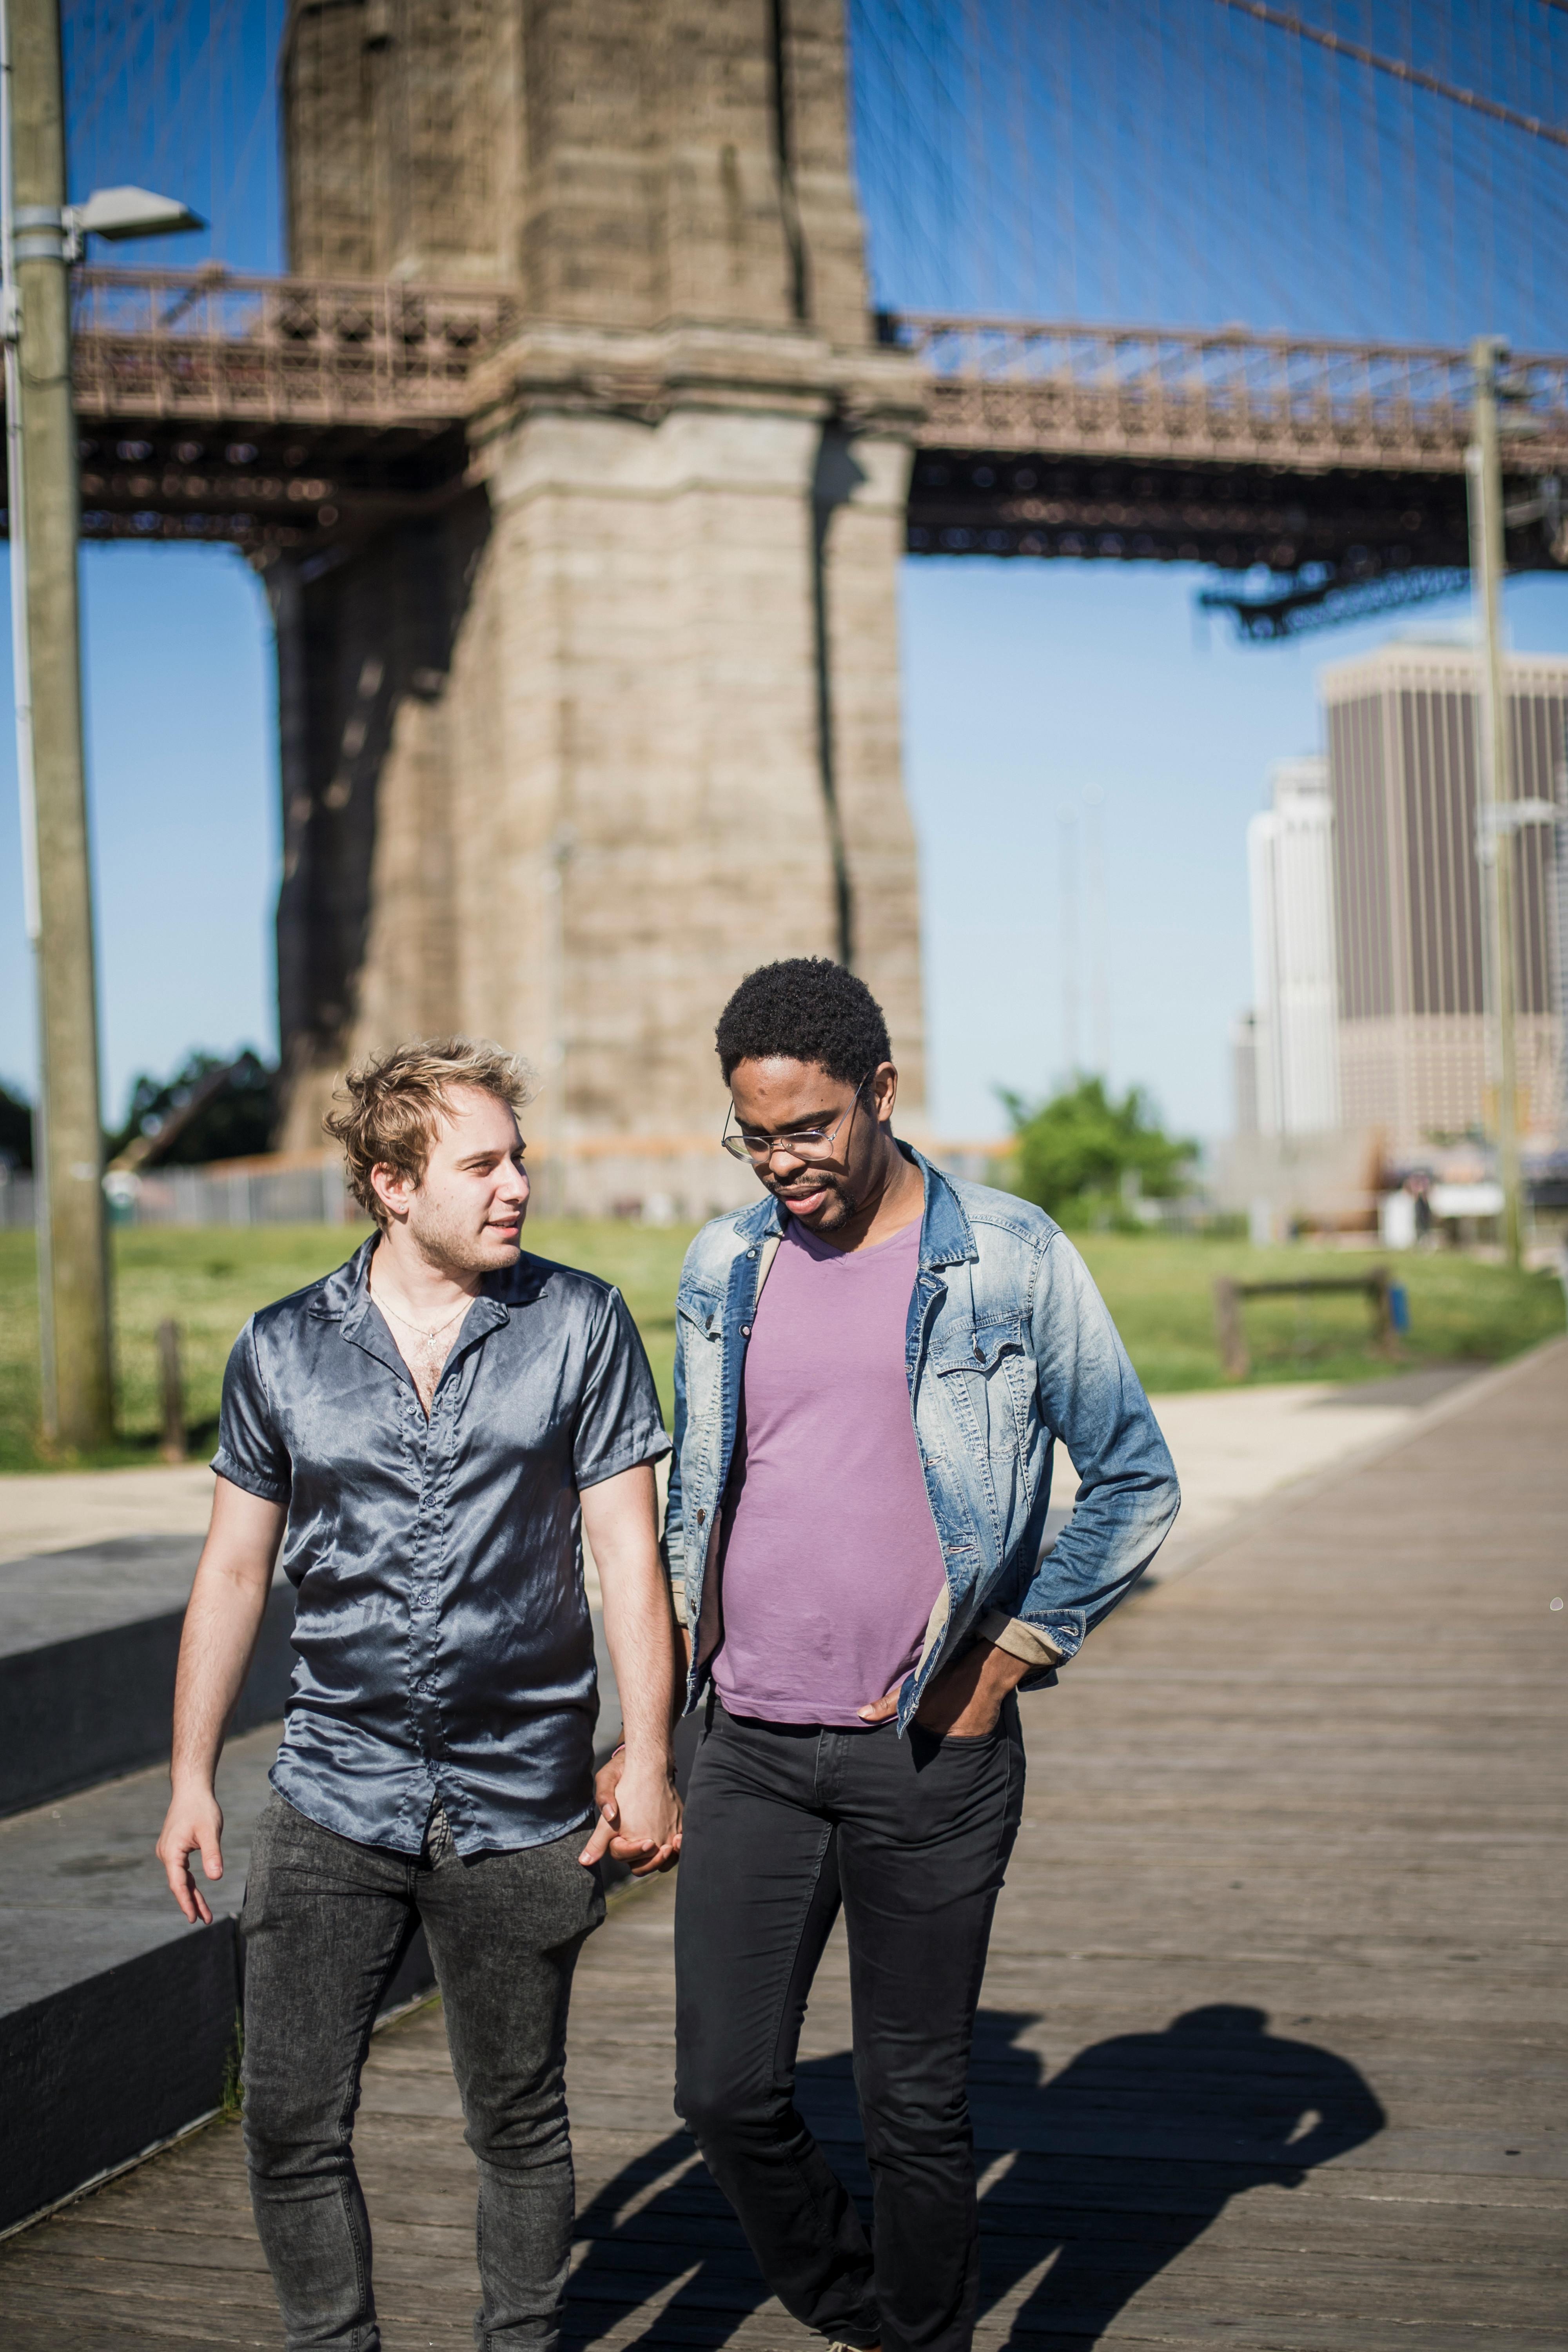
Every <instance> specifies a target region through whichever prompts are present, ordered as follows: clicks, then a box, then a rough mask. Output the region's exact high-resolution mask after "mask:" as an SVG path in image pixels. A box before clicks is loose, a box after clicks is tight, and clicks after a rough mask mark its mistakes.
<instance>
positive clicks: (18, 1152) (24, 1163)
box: [0, 1085, 33, 1168]
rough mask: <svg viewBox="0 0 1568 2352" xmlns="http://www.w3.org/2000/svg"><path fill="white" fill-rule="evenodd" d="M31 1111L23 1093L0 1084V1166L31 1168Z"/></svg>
mask: <svg viewBox="0 0 1568 2352" xmlns="http://www.w3.org/2000/svg"><path fill="white" fill-rule="evenodd" d="M32 1164H33V1111H32V1106H31V1104H30V1103H29V1102H28V1101H27V1098H26V1096H25V1095H19V1094H17V1093H16V1092H15V1091H14V1089H13V1088H12V1087H7V1086H4V1085H0V1166H5V1167H7V1168H31V1166H32Z"/></svg>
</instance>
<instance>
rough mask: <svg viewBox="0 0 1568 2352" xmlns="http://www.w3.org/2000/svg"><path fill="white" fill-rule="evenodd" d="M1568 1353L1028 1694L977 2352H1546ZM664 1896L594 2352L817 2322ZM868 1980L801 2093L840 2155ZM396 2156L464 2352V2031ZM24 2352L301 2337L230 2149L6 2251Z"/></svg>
mask: <svg viewBox="0 0 1568 2352" xmlns="http://www.w3.org/2000/svg"><path fill="white" fill-rule="evenodd" d="M1565 1430H1568V1344H1564V1343H1557V1344H1555V1345H1554V1346H1552V1347H1551V1348H1549V1349H1544V1350H1541V1351H1538V1352H1537V1353H1536V1354H1535V1355H1534V1356H1532V1357H1531V1358H1530V1359H1527V1360H1525V1361H1523V1362H1522V1363H1521V1364H1519V1365H1517V1366H1514V1367H1511V1368H1510V1369H1509V1370H1506V1371H1505V1372H1503V1373H1500V1374H1498V1375H1494V1376H1491V1377H1489V1379H1488V1380H1487V1381H1482V1382H1479V1383H1477V1384H1476V1385H1474V1386H1473V1387H1470V1388H1468V1389H1467V1390H1466V1391H1463V1392H1462V1393H1459V1394H1457V1395H1456V1396H1455V1397H1454V1398H1453V1399H1451V1400H1449V1401H1447V1402H1446V1403H1445V1405H1444V1406H1443V1407H1441V1408H1439V1409H1437V1410H1436V1412H1434V1413H1433V1414H1432V1415H1430V1416H1428V1417H1427V1418H1426V1420H1425V1421H1424V1423H1423V1426H1422V1427H1421V1428H1420V1430H1419V1431H1417V1432H1416V1433H1415V1434H1413V1435H1409V1436H1405V1437H1401V1438H1398V1439H1395V1440H1394V1442H1393V1444H1391V1446H1390V1447H1389V1449H1388V1450H1387V1451H1386V1452H1385V1453H1384V1454H1383V1455H1382V1456H1381V1458H1379V1459H1377V1460H1375V1461H1372V1462H1363V1464H1362V1465H1360V1466H1358V1467H1355V1468H1352V1469H1351V1470H1349V1471H1347V1472H1345V1473H1343V1474H1341V1475H1338V1476H1332V1477H1330V1478H1328V1479H1326V1480H1325V1479H1320V1480H1319V1481H1317V1482H1316V1483H1315V1484H1314V1485H1312V1486H1309V1487H1307V1488H1303V1489H1298V1490H1297V1492H1296V1493H1295V1494H1294V1495H1293V1496H1287V1497H1285V1498H1284V1499H1282V1500H1280V1501H1279V1502H1278V1503H1276V1504H1275V1505H1273V1506H1271V1507H1268V1509H1267V1510H1265V1511H1264V1512H1262V1513H1261V1514H1254V1515H1252V1516H1251V1517H1249V1518H1248V1520H1247V1522H1246V1524H1245V1525H1244V1526H1243V1527H1242V1528H1240V1529H1239V1530H1238V1532H1237V1534H1236V1536H1235V1537H1234V1539H1231V1540H1228V1541H1226V1542H1223V1543H1222V1545H1221V1547H1220V1548H1219V1549H1212V1548H1211V1549H1208V1550H1207V1552H1206V1554H1205V1557H1204V1558H1203V1559H1201V1561H1200V1562H1199V1563H1198V1564H1197V1565H1195V1566H1194V1568H1193V1570H1192V1571H1191V1572H1190V1573H1187V1574H1185V1575H1183V1576H1180V1577H1179V1578H1176V1579H1174V1580H1168V1581H1167V1582H1166V1583H1164V1584H1163V1585H1162V1586H1159V1587H1156V1588H1155V1589H1154V1590H1153V1591H1151V1592H1149V1593H1148V1594H1147V1596H1146V1597H1144V1598H1142V1599H1141V1600H1139V1601H1136V1602H1134V1603H1132V1604H1131V1605H1130V1606H1129V1607H1128V1608H1127V1609H1126V1610H1125V1611H1124V1612H1122V1613H1121V1615H1120V1616H1119V1617H1117V1618H1116V1619H1114V1620H1113V1621H1112V1622H1110V1624H1108V1625H1107V1626H1106V1627H1105V1628H1104V1629H1103V1631H1102V1632H1101V1633H1100V1634H1099V1635H1098V1636H1097V1637H1096V1639H1095V1641H1094V1642H1093V1643H1092V1645H1091V1647H1090V1649H1089V1652H1088V1653H1087V1654H1086V1655H1085V1658H1084V1659H1083V1661H1082V1662H1081V1663H1080V1664H1079V1665H1077V1666H1076V1667H1075V1668H1074V1669H1073V1671H1072V1673H1071V1674H1070V1675H1065V1676H1064V1677H1063V1679H1062V1684H1061V1686H1060V1689H1059V1690H1058V1692H1057V1693H1056V1694H1054V1695H1047V1696H1040V1697H1037V1698H1035V1699H1033V1700H1031V1701H1029V1702H1028V1703H1027V1729H1028V1739H1029V1748H1030V1773H1031V1794H1030V1797H1029V1801H1028V1803H1027V1805H1026V1822H1027V1826H1026V1829H1025V1831H1024V1833H1023V1836H1022V1839H1021V1842H1020V1845H1019V1848H1018V1853H1017V1856H1016V1861H1015V1864H1014V1866H1013V1870H1012V1874H1011V1878H1010V1883H1009V1886H1008V1890H1007V1893H1006V1895H1005V1897H1004V1900H1003V1904H1002V1907H1001V1911H1000V1915H999V1918H998V1924H997V1931H996V1936H995V1941H994V1949H993V1952H992V1958H991V1965H990V1969H989V1972H988V1974H987V1977H986V1980H985V1989H984V2011H983V2016H982V2021H981V2031H980V2036H979V2045H978V2052H977V2057H976V2063H975V2070H974V2094H975V2101H974V2104H975V2122H976V2136H977V2140H978V2144H979V2153H978V2161H979V2164H980V2168H981V2174H982V2182H983V2207H982V2210H983V2215H984V2233H985V2234H984V2249H985V2292H984V2316H983V2320H982V2326H981V2335H980V2342H981V2345H982V2347H984V2352H997V2348H998V2347H1001V2346H1003V2345H1004V2344H1016V2345H1017V2346H1020V2347H1021V2346H1024V2345H1026V2344H1027V2343H1028V2342H1029V2341H1031V2340H1033V2339H1036V2338H1038V2339H1040V2340H1041V2341H1042V2343H1044V2344H1045V2345H1047V2346H1055V2347H1061V2352H1078V2347H1087V2346H1089V2345H1090V2344H1094V2343H1100V2344H1107V2345H1109V2344H1118V2345H1129V2346H1131V2345H1144V2346H1161V2347H1195V2346H1198V2345H1204V2346H1209V2345H1212V2344H1213V2343H1214V2342H1215V2341H1216V2340H1219V2341H1222V2342H1225V2343H1226V2344H1230V2345H1234V2346H1236V2347H1249V2348H1250V2352H1384V2347H1388V2352H1392V2347H1395V2346H1397V2347H1401V2352H1405V2347H1412V2346H1417V2347H1420V2352H1458V2347H1466V2352H1473V2347H1485V2352H1545V2347H1549V2346H1552V2347H1561V2346H1564V2345H1568V2284H1565V2281H1564V2277H1563V2269H1564V2261H1563V2256H1564V2248H1565V2244H1568V2240H1565V2237H1564V2232H1563V2219H1562V2217H1563V2202H1564V2176H1565V2175H1568V2123H1565V2122H1564V2117H1565V2116H1568V2099H1565V2098H1564V2095H1563V2090H1564V2085H1563V2036H1562V2031H1561V2024H1562V2011H1563V2004H1564V1995H1563V1983H1564V1969H1563V1957H1564V1956H1563V1934H1564V1917H1563V1908H1564V1905H1563V1890H1564V1884H1565V1876H1568V1874H1565V1873H1564V1871H1563V1849H1564V1830H1565V1821H1564V1812H1563V1780H1564V1773H1563V1744H1564V1743H1563V1716H1562V1690H1563V1672H1562V1663H1561V1657H1560V1652H1559V1645H1560V1644H1561V1643H1562V1642H1563V1640H1564V1639H1565V1638H1568V1612H1552V1610H1551V1608H1550V1603H1551V1601H1552V1599H1553V1598H1554V1597H1556V1596H1557V1595H1559V1594H1561V1593H1562V1592H1563V1586H1564V1580H1565V1575H1568V1570H1565V1566H1564V1545H1563V1528H1564V1526H1565V1525H1568V1446H1565V1445H1564V1444H1563V1436H1564V1432H1565ZM673 1898H674V1889H673V1887H672V1886H671V1885H668V1884H660V1885H657V1886H656V1887H654V1888H652V1889H648V1890H637V1891H635V1892H633V1893H631V1894H630V1895H627V1896H626V1898H625V1899H624V1900H622V1901H621V1902H620V1903H619V1904H618V1905H617V1906H616V1909H615V1911H614V1912H613V1915H612V1917H611V1920H610V1923H609V1925H608V1926H607V1927H606V1928H605V1931H604V1932H603V1934H602V1935H600V1936H599V1937H597V1938H595V1943H594V1944H593V1945H592V1946H591V1947H590V1948H589V1951H588V1953H587V1954H586V1956H585V1958H584V1965H583V1969H582V1973H581V1976H580V1978H579V1986H578V1992H577V1998H576V2005H575V2009H574V2021H573V2061H572V2078H571V2079H572V2096H573V2106H574V2117H575V2134H576V2145H577V2152H578V2163H579V2171H580V2200H581V2206H582V2221H581V2242H580V2245H579V2249H578V2252H579V2256H580V2262H579V2266H578V2268H577V2271H576V2275H575V2281H574V2301H573V2312H572V2321H571V2330H570V2334H571V2339H572V2341H573V2342H574V2343H582V2344H588V2343H595V2344H604V2345H607V2346H615V2347H625V2346H630V2345H634V2344H641V2343H643V2342H645V2341H646V2342H647V2343H648V2344H649V2345H661V2346H669V2347H685V2346H689V2347H708V2346H712V2345H719V2344H724V2343H734V2344H737V2345H742V2346H745V2347H756V2352H764V2347H765V2352H773V2347H778V2352H784V2347H790V2346H793V2345H795V2344H796V2343H804V2342H805V2340H806V2339H805V2336H804V2335H803V2332H802V2331H801V2330H799V2329H798V2328H796V2327H795V2326H794V2325H793V2323H792V2322H790V2321H789V2320H788V2319H787V2318H785V2317H784V2315H783V2314H782V2313H781V2312H780V2311H779V2310H778V2308H777V2306H776V2305H773V2304H771V2303H769V2302H768V2301H767V2300H766V2298H765V2297H764V2295H763V2290H762V2287H761V2284H760V2282H759V2281H758V2280H757V2278H756V2275H755V2273H754V2271H753V2270H752V2265H751V2262H750V2259H749V2256H748V2254H747V2252H746V2250H745V2247H744V2245H743V2244H742V2241H741V2239H740V2237H739V2234H738V2232H737V2231H736V2230H735V2228H734V2225H733V2223H732V2222H731V2220H730V2219H729V2217H728V2214H727V2212H726V2210H725V2209H724V2208H723V2207H722V2205H721V2203H720V2201H719V2200H718V2198H717V2195H716V2193H715V2192H714V2191H713V2190H712V2189H711V2188H710V2186H709V2185H708V2183H707V2181H706V2179H705V2177H704V2176H703V2174H702V2172H701V2169H700V2166H699V2165H698V2164H697V2162H696V2161H695V2159H694V2158H693V2157H692V2154H691V2151H690V2147H689V2142H687V2141H686V2140H684V2138H683V2137H681V2136H680V2135H679V2131H678V2129H677V2128H676V2126H675V2125H674V2123H673V2119H672V2116H671V2113H670V2101H669V2090H670V2000H671V1986H670V1926H671V1916H672V1908H673ZM847 2034H848V2020H847V2001H846V1986H845V1976H844V1969H843V1965H842V1954H841V1952H840V1951H837V1950H831V1951H830V1953H829V1958H828V1961H827V1963H826V1966H825V1969H824V1972H823V1977H822V1979H821V1982H820V1984H819V1988H818V1992H817V1998H816V2001H815V2003H814V2005H813V2009H812V2012H811V2016H810V2018H809V2020H808V2029H807V2042H806V2047H805V2065H804V2068H803V2088H802V2097H803V2101H804V2103H805V2105H807V2106H808V2108H809V2110H810V2112H811V2113H812V2115H813V2116H814V2118H816V2121H817V2123H818V2126H819V2128H821V2129H822V2130H823V2131H824V2132H825V2133H826V2134H828V2135H830V2136H831V2137H832V2138H833V2139H835V2140H836V2141H839V2142H842V2143H843V2144H844V2145H843V2153H842V2159H841V2160H842V2161H843V2162H844V2163H845V2164H846V2165H847V2167H848V2168H849V2169H850V2172H851V2175H852V2176H853V2175H854V2173H855V2171H856V2168H857V2166H858V2157H857V2154H856V2151H855V2148H854V2120H853V2101H852V2093H851V2088H850V2084H849V2080H848V2074H847V2059H846V2055H845V2053H846V2050H847ZM360 2148H361V2156H362V2161H363V2171H364V2175H365V2179H366V2185H367V2189H368V2193H369V2196H370V2199H371V2203H372V2207H373V2211H374V2218H375V2222H376V2226H377V2230H378V2233H379V2245H378V2254H377V2263H378V2279H379V2284H380V2295H381V2303H382V2307H383V2311H384V2332H385V2341H386V2344H387V2347H388V2352H412V2347H416V2346H439V2347H451V2352H457V2347H460V2346H465V2345H467V2344H468V2341H469V2336H468V2313H469V2311H470V2309H471V2307H472V2304H473V2299H474V2281H473V2273H472V2263H471V2255H470V2233H471V2213H472V2207H471V2186H470V2183H471V2169H470V2162H469V2159H468V2156H467V2154H466V2152H465V2150H464V2148H463V2147H462V2144H461V2141H460V2138H459V2136H458V2115H457V2110H456V2103H455V2098H454V2095H453V2089H452V2084H451V2080H450V2076H449V2074H448V2071H447V2060H446V2049H445V2041H444V2036H443V2031H442V2023H441V2018H440V2013H439V2011H438V2010H437V2009H435V2008H431V2009H426V2011H422V2012H420V2013H419V2014H417V2015H416V2016H414V2017H412V2018H410V2019H408V2020H407V2021H405V2022H403V2023H402V2024H400V2025H395V2026H394V2027H392V2028H391V2029H390V2030H389V2031H388V2032H385V2033H384V2034H383V2035H382V2036H381V2037H380V2039H379V2040H378V2042H376V2044H375V2046H374V2053H373V2057H372V2061H371V2064H370V2067H369V2070H368V2074H367V2081H366V2096H365V2104H364V2109H363V2116H362V2120H361V2126H360ZM0 2309H3V2310H4V2312H5V2341H6V2343H7V2345H8V2346H9V2347H11V2352H54V2347H64V2346H66V2345H70V2346H71V2347H73V2352H98V2347H105V2352H106V2348H107V2347H110V2346H112V2347H117V2352H123V2347H128V2346H133V2345H138V2344H151V2343H157V2344H174V2343H193V2344H200V2345H209V2346H215V2347H217V2346H222V2347H229V2346H240V2345H268V2346H270V2345H275V2344H276V2343H277V2341H278V2330H277V2324H276V2319H275V2316H274V2314H273V2310H272V2306H271V2303H270V2298H269V2294H268V2286H267V2282H266V2279H265V2276H264V2274H263V2273H262V2269H261V2265H260V2261H259V2257H258V2252H257V2249H256V2245H255V2241H254V2239H253V2237H252V2234H251V2230H250V2223H249V2217H248V2212H247V2200H246V2193H245V2185H244V2178H243V2171H242V2168H241V2161H240V2150H239V2141H238V2135H237V2132H236V2131H234V2130H233V2129H232V2128H231V2127H228V2126H214V2127H212V2128H211V2129H209V2130H207V2131H206V2132H205V2133H202V2134H200V2135H198V2136H196V2137H194V2138H192V2139H190V2140H187V2141H186V2142H184V2144H183V2145H182V2146H180V2147H177V2148H175V2149H174V2150H172V2151H171V2152H170V2153H168V2154H167V2155H165V2156H163V2157H162V2158H158V2159H157V2160H155V2161H154V2162H153V2163H151V2164H148V2165H146V2166H145V2167H143V2168H142V2169H141V2170H140V2171H138V2172H135V2173H132V2174H131V2175H128V2176H126V2177H124V2178H123V2179H121V2180H119V2181H116V2182H114V2183H111V2184H110V2186H109V2187H108V2188H106V2189H102V2190H100V2192H99V2193H98V2194H97V2195H96V2196H93V2197H91V2198H89V2199H86V2200H82V2201H81V2202H79V2204H77V2205H76V2206H74V2207H72V2208H69V2209H68V2210H67V2211H65V2212H64V2213H62V2214H61V2215H59V2216H58V2217H57V2218H56V2219H55V2220H53V2221H49V2222H47V2223H46V2224H44V2225H42V2226H41V2227H39V2228H37V2229H36V2230H34V2231H30V2232H28V2233H27V2234H26V2235H25V2236H23V2237H21V2238H19V2239H18V2240H16V2242H13V2243H12V2244H11V2245H9V2246H8V2247H5V2248H4V2249H0Z"/></svg>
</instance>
